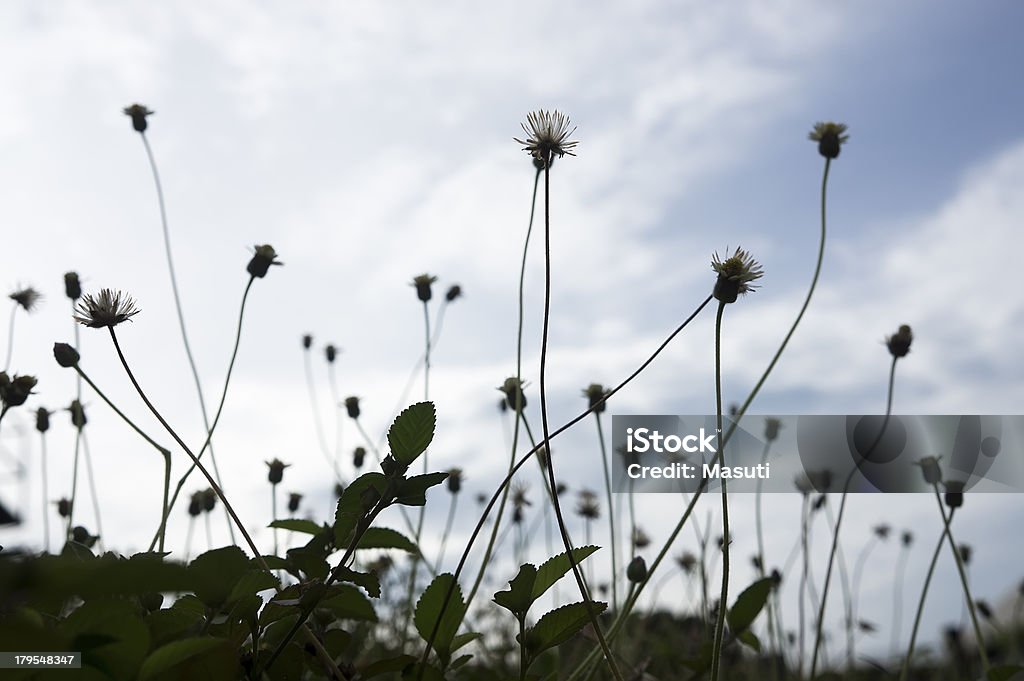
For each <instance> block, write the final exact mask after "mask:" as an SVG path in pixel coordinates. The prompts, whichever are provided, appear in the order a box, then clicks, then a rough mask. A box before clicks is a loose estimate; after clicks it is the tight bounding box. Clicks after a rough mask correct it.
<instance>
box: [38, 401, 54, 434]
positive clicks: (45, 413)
mask: <svg viewBox="0 0 1024 681" xmlns="http://www.w3.org/2000/svg"><path fill="white" fill-rule="evenodd" d="M52 413H53V412H52V411H50V410H49V409H47V408H46V407H39V408H38V409H36V430H38V431H39V432H40V433H45V432H46V431H48V430H49V429H50V414H52Z"/></svg>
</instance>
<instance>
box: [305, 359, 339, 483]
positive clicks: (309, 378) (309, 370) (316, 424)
mask: <svg viewBox="0 0 1024 681" xmlns="http://www.w3.org/2000/svg"><path fill="white" fill-rule="evenodd" d="M302 363H303V366H304V367H305V372H306V390H307V392H309V403H310V406H311V408H312V410H313V428H314V429H315V430H316V439H317V442H319V444H320V451H321V452H322V453H323V455H324V458H325V459H327V461H328V463H330V464H331V470H332V472H333V473H334V475H335V477H337V476H338V472H337V467H336V465H335V464H334V463H333V462H332V460H331V452H330V448H329V447H328V446H327V437H326V436H325V435H324V425H323V421H321V419H320V407H319V404H318V402H317V399H316V384H315V382H314V381H313V366H312V361H311V359H310V352H309V349H308V348H306V349H304V350H303V351H302ZM337 402H338V400H337V399H335V403H337ZM338 408H339V405H338V404H335V405H334V409H335V410H337V409H338ZM339 482H340V479H339Z"/></svg>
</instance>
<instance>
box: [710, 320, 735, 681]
mask: <svg viewBox="0 0 1024 681" xmlns="http://www.w3.org/2000/svg"><path fill="white" fill-rule="evenodd" d="M724 312H725V303H724V302H719V303H718V316H717V317H716V319H715V418H716V428H717V433H718V456H719V458H720V459H721V463H722V467H725V443H724V442H722V314H723V313H724ZM721 483H722V595H721V597H720V598H719V599H718V617H717V618H716V620H715V641H714V646H713V652H712V654H711V681H718V678H719V675H720V674H721V670H722V643H723V641H724V639H725V613H726V608H727V607H728V605H727V604H728V602H729V601H728V597H729V543H730V541H731V540H730V538H729V491H728V488H727V486H726V479H725V478H722V479H721Z"/></svg>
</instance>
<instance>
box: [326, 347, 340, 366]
mask: <svg viewBox="0 0 1024 681" xmlns="http://www.w3.org/2000/svg"><path fill="white" fill-rule="evenodd" d="M324 356H325V357H327V363H328V364H334V360H335V359H337V358H338V348H336V347H335V346H334V345H332V344H330V343H328V344H327V347H325V348H324Z"/></svg>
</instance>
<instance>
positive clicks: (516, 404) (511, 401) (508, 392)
mask: <svg viewBox="0 0 1024 681" xmlns="http://www.w3.org/2000/svg"><path fill="white" fill-rule="evenodd" d="M523 386H524V383H523V382H522V381H521V380H519V379H518V378H516V377H515V376H513V377H511V378H506V379H505V382H504V383H502V384H501V387H500V388H498V390H500V391H501V392H503V393H505V404H506V405H508V408H509V409H511V410H512V411H521V410H523V409H524V408H526V395H524V394H523Z"/></svg>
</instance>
